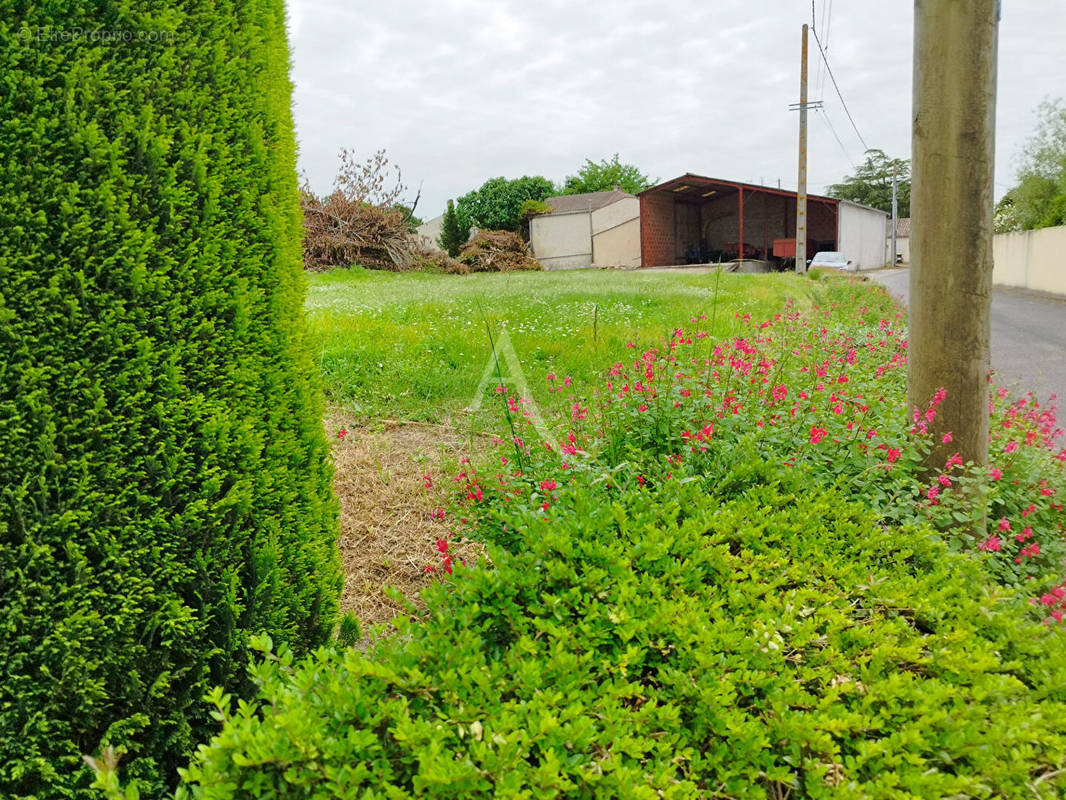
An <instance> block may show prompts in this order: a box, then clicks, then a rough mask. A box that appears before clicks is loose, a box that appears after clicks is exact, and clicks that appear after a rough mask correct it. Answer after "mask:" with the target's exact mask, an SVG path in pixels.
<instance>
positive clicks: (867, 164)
mask: <svg viewBox="0 0 1066 800" xmlns="http://www.w3.org/2000/svg"><path fill="white" fill-rule="evenodd" d="M893 173H895V175H896V181H897V183H896V208H897V211H896V215H897V216H898V217H900V218H901V219H902V218H904V217H909V216H910V215H911V162H910V161H908V160H907V159H903V158H889V157H888V156H887V155H885V151H884V150H875V149H871V150H867V151H866V160H865V161H864V162H863V163H862V165H861V166H860V167H859V168H858V169H856V170H855V174H854V175H849V176H847V177H845V178H844V180H843V181H841V182H840V183H834V184H832V185H831V186H829V187H827V188H826V193H827V194H828V195H829V196H830V197H837V198H839V199H841V200H851V201H852V202H853V203H862V204H863V205H867V206H870V207H872V208H879V209H881V210H882V211H887V212H889V213H892V175H893Z"/></svg>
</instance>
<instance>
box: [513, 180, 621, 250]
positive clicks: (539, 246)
mask: <svg viewBox="0 0 1066 800" xmlns="http://www.w3.org/2000/svg"><path fill="white" fill-rule="evenodd" d="M544 202H545V203H547V204H548V206H549V207H550V208H551V213H550V214H541V215H539V216H536V217H533V219H531V220H530V222H529V240H530V244H531V245H532V247H533V254H534V255H535V256H536V259H537V261H539V262H540V263H541V264H543V265H544V267H545V268H546V269H579V268H581V267H593V266H595V267H639V266H640V201H639V200H638V199H637V197H636V196H635V195H632V194H628V193H627V192H623V191H622V190H621V189H619V188H617V187H615V188H614V189H612V190H611V191H609V192H591V193H589V194H570V195H560V196H558V197H549V198H547V199H545V201H544Z"/></svg>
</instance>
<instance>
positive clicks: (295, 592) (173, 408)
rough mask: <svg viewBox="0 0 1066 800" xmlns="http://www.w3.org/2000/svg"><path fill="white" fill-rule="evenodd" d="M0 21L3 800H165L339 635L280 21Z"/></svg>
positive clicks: (252, 16)
mask: <svg viewBox="0 0 1066 800" xmlns="http://www.w3.org/2000/svg"><path fill="white" fill-rule="evenodd" d="M0 9H2V18H3V20H4V24H3V25H0V74H2V75H3V76H4V78H3V81H2V82H0V160H2V162H3V164H4V165H5V166H4V169H3V172H2V174H0V443H2V444H0V796H2V797H4V798H5V799H6V800H15V799H16V798H22V799H24V800H25V799H28V798H35V799H36V800H46V799H47V800H52V799H53V798H54V799H55V800H59V799H60V798H62V800H87V798H90V797H96V794H95V792H92V791H90V790H89V788H88V787H89V784H90V783H91V782H92V774H91V772H90V770H89V769H88V767H86V765H85V764H84V763H83V762H82V755H83V754H93V753H97V752H99V749H100V748H101V746H103V745H105V744H108V743H109V744H111V745H113V746H114V747H115V748H116V749H118V750H124V751H125V756H124V757H123V761H122V763H123V768H124V774H126V775H128V776H130V777H131V778H132V779H134V780H135V781H136V782H137V783H138V784H139V785H140V788H141V790H142V796H146V797H160V796H162V795H163V794H164V793H165V791H166V787H167V786H168V785H173V784H174V783H175V782H176V780H177V775H176V768H177V767H179V766H181V765H183V764H184V763H185V762H186V760H187V758H188V756H189V753H190V752H191V750H192V749H193V747H194V746H195V744H196V743H198V742H202V741H205V740H206V738H207V736H208V735H209V733H211V732H213V731H214V730H215V729H216V726H217V723H215V722H214V721H212V720H211V719H210V717H209V715H208V714H207V711H206V709H205V708H204V703H203V696H204V693H205V691H206V690H207V689H209V688H210V687H212V686H214V685H222V686H224V687H225V688H226V690H227V691H230V692H234V693H236V694H240V695H243V694H246V693H248V692H249V691H250V686H249V682H248V679H247V677H246V670H245V668H246V664H247V662H248V652H249V648H248V640H249V637H250V635H251V634H252V633H254V632H259V631H264V632H269V633H270V634H271V636H273V637H274V638H280V639H283V640H285V641H287V642H289V643H291V644H292V645H293V646H295V647H296V648H297V649H298V650H301V651H305V652H306V651H308V650H310V649H312V648H314V647H316V646H318V645H320V644H321V643H323V642H325V641H327V640H328V639H329V636H330V634H331V631H332V629H333V625H334V624H335V619H336V613H335V612H336V606H337V595H338V591H339V588H340V573H339V567H338V559H337V554H336V533H337V509H336V506H335V500H334V498H333V496H332V491H331V486H330V484H331V469H330V466H329V450H328V444H327V441H326V438H325V432H324V431H323V429H322V421H321V420H322V417H321V412H322V400H321V397H322V394H321V391H320V388H319V386H318V383H317V373H316V370H315V368H314V363H313V360H312V356H311V352H310V348H309V345H308V342H307V339H306V337H305V332H304V324H303V316H302V307H303V294H304V283H303V281H304V276H303V271H302V268H301V253H300V251H301V214H300V206H299V202H298V196H297V180H296V147H295V138H294V135H293V125H292V116H291V110H290V104H291V84H290V81H289V76H288V68H289V52H288V46H287V43H286V38H285V6H284V3H283V2H282V0H253V2H249V3H236V4H234V3H216V2H212V1H209V0H189V1H188V2H184V3H181V4H160V3H155V2H149V1H148V0H129V2H124V3H121V4H99V3H67V2H55V3H22V2H14V1H13V0H0ZM98 31H104V32H106V31H125V32H128V33H129V35H130V38H118V39H110V38H107V37H100V36H90V35H89V34H90V33H91V32H98Z"/></svg>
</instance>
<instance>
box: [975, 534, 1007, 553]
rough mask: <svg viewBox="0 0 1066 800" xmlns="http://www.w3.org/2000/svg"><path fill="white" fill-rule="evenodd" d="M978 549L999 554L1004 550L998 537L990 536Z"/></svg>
mask: <svg viewBox="0 0 1066 800" xmlns="http://www.w3.org/2000/svg"><path fill="white" fill-rule="evenodd" d="M977 547H978V548H979V549H981V550H987V551H988V552H990V553H998V552H999V551H1000V550H1002V549H1003V542H1002V541H1000V538H999V537H998V536H989V537H988V538H987V539H986V540H985V541H983V542H981V544H979V545H977Z"/></svg>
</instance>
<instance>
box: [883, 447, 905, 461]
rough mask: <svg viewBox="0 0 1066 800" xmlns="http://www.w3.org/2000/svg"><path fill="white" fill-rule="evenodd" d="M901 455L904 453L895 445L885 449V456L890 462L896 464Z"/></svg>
mask: <svg viewBox="0 0 1066 800" xmlns="http://www.w3.org/2000/svg"><path fill="white" fill-rule="evenodd" d="M901 455H903V453H902V451H900V450H897V449H896V448H895V447H890V448H888V450H886V451H885V457H886V458H887V459H888V463H889V464H895V463H896V461H898V460H899V457H900V456H901Z"/></svg>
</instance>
